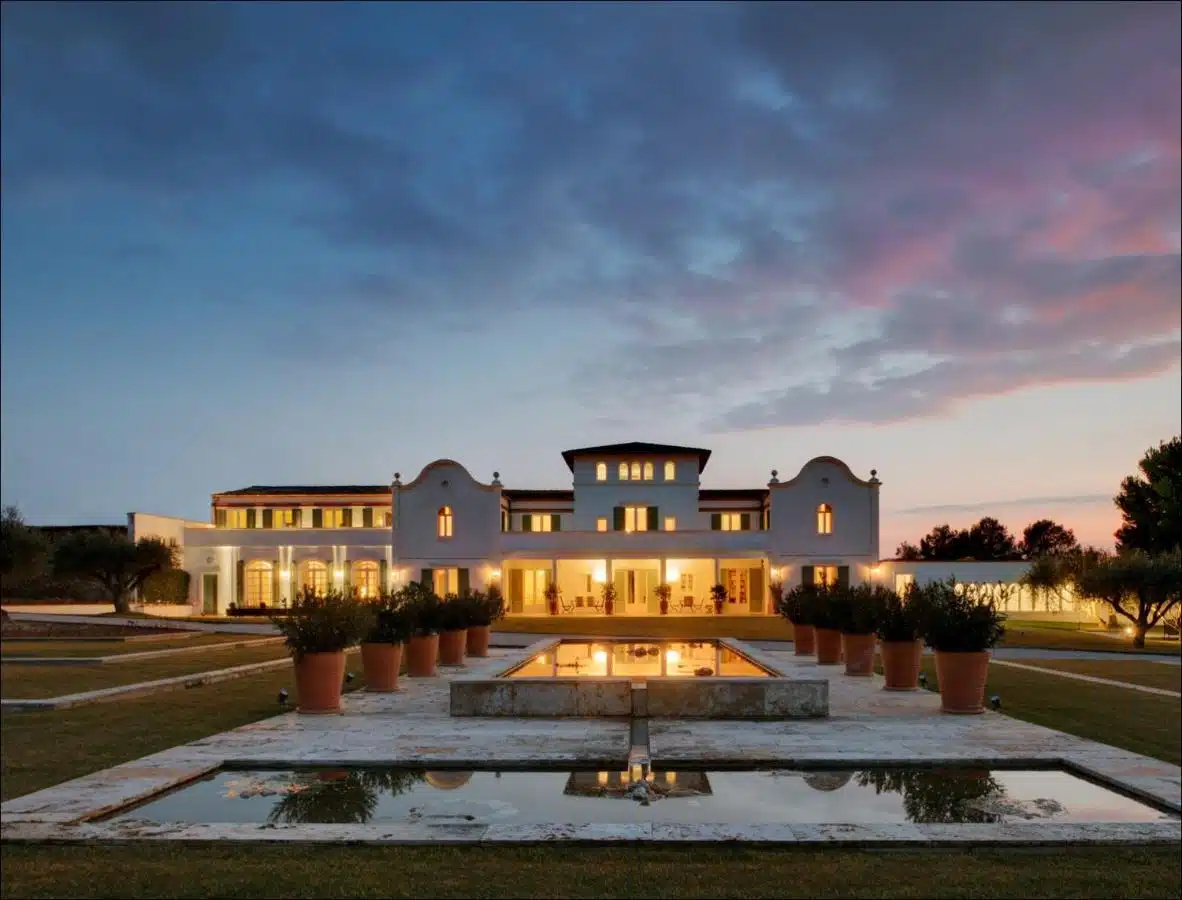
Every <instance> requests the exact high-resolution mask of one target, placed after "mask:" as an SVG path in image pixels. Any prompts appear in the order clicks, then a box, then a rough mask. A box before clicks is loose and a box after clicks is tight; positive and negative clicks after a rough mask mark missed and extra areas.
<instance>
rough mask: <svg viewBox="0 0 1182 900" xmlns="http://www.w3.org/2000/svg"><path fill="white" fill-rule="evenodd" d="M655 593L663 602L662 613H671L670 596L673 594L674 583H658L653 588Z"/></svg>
mask: <svg viewBox="0 0 1182 900" xmlns="http://www.w3.org/2000/svg"><path fill="white" fill-rule="evenodd" d="M653 593H655V594H656V595H657V599H658V600H659V601H660V603H661V615H663V616H667V615H669V598H670V597H672V596H673V585H671V584H658V585H657V586H656V587H655V588H653Z"/></svg>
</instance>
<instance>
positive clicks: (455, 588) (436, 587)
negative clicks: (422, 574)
mask: <svg viewBox="0 0 1182 900" xmlns="http://www.w3.org/2000/svg"><path fill="white" fill-rule="evenodd" d="M444 508H445V509H446V508H447V507H444ZM431 590H433V591H434V592H435V593H436V594H438V595H439V596H440V597H446V596H447V595H448V594H458V593H459V592H460V570H459V569H435V570H434V571H433V572H432V573H431Z"/></svg>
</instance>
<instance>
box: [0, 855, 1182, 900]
mask: <svg viewBox="0 0 1182 900" xmlns="http://www.w3.org/2000/svg"><path fill="white" fill-rule="evenodd" d="M0 859H2V860H3V866H2V867H0V871H2V872H3V876H2V878H3V880H2V885H3V890H2V892H0V893H2V895H3V896H5V897H30V898H35V897H54V898H56V897H125V898H136V897H414V898H417V897H440V898H442V897H522V898H529V897H544V898H560V897H595V898H599V897H720V898H722V897H773V896H774V897H812V898H819V897H900V898H901V897H917V898H922V897H933V896H940V897H949V898H956V897H1177V896H1178V894H1179V891H1180V890H1182V876H1180V875H1179V869H1178V865H1177V863H1178V856H1177V848H1162V849H1130V848H1120V849H1116V848H1105V849H1098V850H1056V851H1055V853H1054V854H1038V855H1034V854H1029V853H1021V852H1014V851H1010V852H1004V851H996V850H982V851H975V852H956V853H934V852H930V851H929V852H892V853H869V852H860V851H849V850H820V851H818V850H799V849H791V848H788V849H775V848H763V849H760V848H754V847H733V846H722V847H710V848H709V849H707V850H703V849H702V848H697V847H648V846H644V847H626V848H625V847H573V846H572V847H554V846H538V847H373V846H359V847H340V846H324V847H316V848H315V850H312V851H310V850H309V849H308V848H306V847H283V846H255V847H250V846H225V845H213V844H197V845H194V844H184V845H179V846H178V845H172V846H170V845H167V844H153V845H141V846H127V845H123V846H88V847H87V846H25V845H5V846H4V847H3V849H2V850H0Z"/></svg>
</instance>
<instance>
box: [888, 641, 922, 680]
mask: <svg viewBox="0 0 1182 900" xmlns="http://www.w3.org/2000/svg"><path fill="white" fill-rule="evenodd" d="M878 652H879V654H880V655H881V656H882V673H883V675H884V676H885V677H886V685H885V688H884V689H885V690H888V691H914V690H916V689H917V688H918V687H919V666H920V662H921V661H922V659H923V641H883V642H882V643H881V644H879V645H878Z"/></svg>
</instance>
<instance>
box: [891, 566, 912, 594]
mask: <svg viewBox="0 0 1182 900" xmlns="http://www.w3.org/2000/svg"><path fill="white" fill-rule="evenodd" d="M913 584H915V576H914V575H912V574H911V573H910V572H904V573H902V574H900V575H896V576H895V593H897V594H898V595H899V596H900V597H905V596H906V595H907V589H908V588H909V587H911V585H913Z"/></svg>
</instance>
